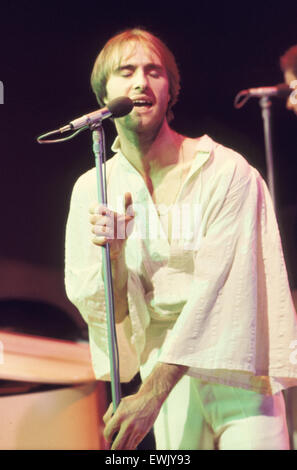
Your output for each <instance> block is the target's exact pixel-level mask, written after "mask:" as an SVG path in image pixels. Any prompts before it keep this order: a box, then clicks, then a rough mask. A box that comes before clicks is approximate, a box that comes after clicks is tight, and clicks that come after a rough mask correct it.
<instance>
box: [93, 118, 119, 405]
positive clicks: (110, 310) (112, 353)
mask: <svg viewBox="0 0 297 470" xmlns="http://www.w3.org/2000/svg"><path fill="white" fill-rule="evenodd" d="M91 130H92V137H93V152H94V156H95V164H96V176H97V193H98V202H99V204H103V205H105V206H106V205H107V192H106V181H105V180H104V181H103V174H102V164H103V158H102V156H103V151H104V150H105V147H104V145H105V143H104V133H103V128H102V125H101V122H99V123H97V124H95V125H94V126H93V127H92V128H91ZM102 269H103V278H104V290H105V305H106V320H107V332H108V348H109V362H110V379H111V394H112V403H113V411H114V412H115V411H116V409H117V407H118V405H119V403H120V401H121V392H120V378H119V356H118V346H117V339H116V329H115V320H114V296H113V286H112V271H111V261H110V247H109V244H108V243H107V244H106V245H105V246H102Z"/></svg>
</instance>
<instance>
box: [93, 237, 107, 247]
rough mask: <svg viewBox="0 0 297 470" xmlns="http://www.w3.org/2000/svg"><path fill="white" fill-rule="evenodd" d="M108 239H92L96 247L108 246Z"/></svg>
mask: <svg viewBox="0 0 297 470" xmlns="http://www.w3.org/2000/svg"><path fill="white" fill-rule="evenodd" d="M108 241H109V240H108V238H106V237H99V236H98V237H93V238H92V243H94V245H98V246H104V245H106V243H108Z"/></svg>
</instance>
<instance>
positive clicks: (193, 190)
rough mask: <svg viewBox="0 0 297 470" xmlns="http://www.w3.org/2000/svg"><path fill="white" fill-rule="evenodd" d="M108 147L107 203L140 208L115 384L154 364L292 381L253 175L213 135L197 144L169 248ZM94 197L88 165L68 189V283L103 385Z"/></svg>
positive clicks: (263, 199)
mask: <svg viewBox="0 0 297 470" xmlns="http://www.w3.org/2000/svg"><path fill="white" fill-rule="evenodd" d="M113 150H115V151H116V152H117V153H116V155H115V156H114V157H113V158H111V159H110V160H109V161H108V162H107V184H108V206H109V207H110V208H111V209H113V210H117V211H118V212H123V207H124V194H125V193H126V192H130V193H131V194H132V200H133V207H134V208H135V212H136V217H135V222H134V225H133V230H132V233H131V235H130V236H129V238H128V240H127V243H126V248H125V263H126V266H127V269H128V305H129V316H127V317H126V319H125V320H124V321H123V322H122V323H121V324H118V325H117V338H118V344H119V351H120V373H121V380H122V381H129V380H131V379H132V378H133V376H134V375H135V374H136V372H137V371H138V370H139V369H141V373H142V375H143V376H147V375H148V374H149V373H150V371H151V370H152V368H153V367H154V364H155V363H156V361H157V360H158V361H161V362H166V363H173V364H181V365H185V366H188V367H189V370H188V374H189V375H190V376H193V377H198V378H202V379H205V380H207V381H213V382H217V383H222V384H229V385H233V386H238V387H243V388H247V389H252V390H256V391H259V392H262V393H271V392H272V393H274V392H277V391H279V390H281V389H282V388H286V387H288V386H291V385H295V384H296V383H297V365H296V362H297V361H296V356H297V355H296V354H295V355H294V348H296V349H297V320H296V313H295V310H294V306H293V302H292V298H291V293H290V289H289V284H288V279H287V273H286V268H285V263H284V259H283V252H282V247H281V241H280V237H279V231H278V227H277V223H276V219H275V215H274V210H273V207H272V202H271V198H270V195H269V193H268V190H267V187H266V184H265V182H264V181H263V179H262V178H261V176H260V175H259V173H258V171H257V170H256V169H255V168H253V167H251V166H250V165H249V164H248V163H247V161H246V160H245V159H244V158H243V157H242V156H240V155H239V154H238V153H236V152H234V151H233V150H231V149H228V148H226V147H223V146H222V145H219V144H217V143H215V142H214V141H213V140H212V139H211V138H210V137H208V136H206V135H205V136H203V137H201V138H198V139H197V148H196V156H195V158H194V160H193V165H192V167H191V170H190V172H189V173H188V175H187V178H186V180H185V181H184V183H183V185H182V187H181V190H180V191H179V194H178V197H177V200H176V206H175V209H174V210H179V209H183V210H182V211H181V212H180V214H182V213H184V212H187V211H188V212H190V215H189V216H188V218H187V222H188V223H186V224H185V226H186V227H187V230H188V229H189V232H187V233H184V232H182V231H181V230H180V229H178V227H177V228H176V235H174V233H173V237H172V240H171V242H170V243H169V241H168V238H167V236H166V230H164V227H165V225H166V224H164V222H163V223H161V219H160V217H159V215H158V213H157V211H156V208H155V206H154V204H153V201H152V198H151V195H150V193H149V191H148V189H147V187H146V185H145V183H144V180H143V179H142V177H141V175H140V174H139V173H138V172H137V170H136V169H135V168H134V167H133V166H132V165H131V164H130V163H129V162H128V160H127V159H126V158H125V157H124V155H123V154H122V153H121V150H120V146H119V141H118V139H117V140H116V142H115V144H114V146H113ZM96 195H97V186H96V171H95V168H94V169H91V170H89V171H88V172H86V173H85V174H84V175H82V176H81V177H80V178H79V179H78V180H77V182H76V184H75V186H74V189H73V194H72V198H71V206H70V212H69V217H68V221H67V228H66V257H65V265H66V269H65V285H66V292H67V295H68V297H69V299H70V300H71V301H72V302H73V303H74V304H75V305H76V306H77V308H78V310H79V311H80V313H81V314H82V316H83V318H84V319H85V321H86V322H87V323H88V326H89V340H90V348H91V353H92V360H93V367H94V371H95V375H96V377H97V378H98V379H103V380H108V377H109V359H108V344H107V343H108V341H107V332H106V318H105V301H104V285H103V281H102V277H101V250H102V249H101V248H98V247H96V246H94V245H93V244H92V242H91V238H92V234H91V230H90V224H89V221H88V218H89V214H88V210H89V207H90V206H91V205H92V204H93V203H94V202H96V200H97V196H96ZM119 201H120V203H119ZM184 209H185V210H184ZM148 217H149V222H148ZM191 235H192V236H191Z"/></svg>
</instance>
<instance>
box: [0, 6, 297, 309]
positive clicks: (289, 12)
mask: <svg viewBox="0 0 297 470" xmlns="http://www.w3.org/2000/svg"><path fill="white" fill-rule="evenodd" d="M0 23H1V31H0V44H1V46H0V49H1V50H0V66H1V67H0V80H1V81H2V82H3V84H4V104H3V105H0V119H1V130H0V135H1V139H0V155H1V164H2V171H1V182H0V200H1V219H0V220H1V265H0V274H1V273H2V281H1V282H2V284H3V279H4V284H5V282H6V284H5V285H6V288H5V289H6V291H5V289H4V288H3V289H4V290H3V289H2V290H3V292H2V293H1V288H0V295H2V296H3V297H5V296H6V297H7V296H12V295H13V289H15V295H19V296H24V295H25V294H24V293H22V294H20V293H19V294H18V292H19V291H22V292H24V291H26V290H27V292H28V294H27V297H30V295H32V294H30V292H31V293H32V292H33V291H34V292H35V295H36V296H38V292H39V291H40V292H41V291H43V292H46V291H47V288H46V285H47V281H46V280H44V281H43V284H42V288H41V287H40V286H39V283H40V279H41V277H42V276H41V275H40V274H39V273H41V272H42V273H43V274H44V276H45V277H43V279H46V276H47V274H46V273H48V272H50V273H52V274H53V273H54V274H53V276H54V277H55V279H56V280H55V281H54V284H55V282H56V284H55V285H57V286H59V287H58V290H59V289H60V293H61V292H62V291H63V264H64V233H65V223H66V218H67V212H68V208H69V200H70V195H71V190H72V186H73V184H74V182H75V180H76V178H77V177H78V176H79V175H80V174H81V173H82V172H84V171H86V170H87V169H89V168H90V167H92V166H93V155H92V149H91V135H90V133H89V132H85V133H82V134H80V135H79V136H78V137H77V138H76V139H74V140H72V141H70V142H68V143H61V144H56V145H44V146H41V145H39V144H37V143H36V137H37V136H38V135H40V134H43V133H45V132H47V131H50V130H53V129H56V128H57V127H61V126H62V125H64V124H66V123H68V121H69V120H71V119H73V118H75V117H78V116H79V115H81V114H85V113H86V112H89V111H93V110H95V109H96V108H97V104H96V101H95V97H94V96H93V94H92V91H91V87H90V84H89V77H90V73H91V70H92V66H93V63H94V61H95V58H96V56H97V54H98V52H99V51H100V49H101V47H102V46H103V45H104V43H105V42H106V40H108V39H109V38H110V37H111V36H112V35H114V34H115V33H117V32H119V31H120V30H123V29H125V28H127V27H133V26H144V27H145V28H147V29H149V30H151V31H152V32H154V33H156V34H158V35H159V36H160V37H161V39H163V40H164V41H165V42H166V43H167V45H168V46H169V48H170V49H171V50H172V51H173V53H174V54H175V57H176V60H177V63H178V65H179V68H180V71H181V77H182V91H181V94H180V99H179V102H178V104H177V105H176V106H175V108H174V113H175V119H174V121H173V122H172V127H173V128H174V129H175V130H177V131H178V132H180V133H184V134H186V135H189V136H199V135H202V134H204V133H207V134H209V135H210V136H211V137H212V138H214V139H215V140H218V141H220V142H221V143H222V144H224V145H226V146H230V147H232V148H233V149H235V150H237V151H239V152H240V153H242V154H243V155H244V156H245V157H246V158H247V160H248V161H249V162H250V163H251V164H252V165H253V166H255V167H256V168H257V169H258V170H259V171H260V172H261V173H262V175H263V176H264V178H265V177H266V173H265V172H266V165H265V151H264V138H263V124H262V118H261V111H260V107H259V102H258V100H257V99H251V100H250V101H249V102H248V103H247V104H246V105H245V107H244V108H242V109H240V110H236V109H235V108H234V106H233V100H234V98H235V96H236V94H237V93H238V92H239V91H240V90H242V89H245V88H249V87H256V86H265V85H266V86H267V85H274V84H276V83H279V82H282V81H283V77H282V73H281V71H280V68H279V57H280V55H282V54H283V53H284V52H285V50H287V49H288V48H289V47H290V46H291V45H293V44H297V2H296V1H295V2H289V1H283V2H273V3H271V2H264V1H262V2H261V1H258V2H255V1H250V2H248V1H246V2H242V1H238V2H217V1H215V2H210V1H209V2H206V1H196V2H185V1H183V2H178V3H173V2H169V1H161V0H160V1H159V2H149V1H146V2H144V1H138V2H134V1H129V2H124V1H112V2H108V1H106V2H102V1H97V2H92V1H88V2H82V1H79V2H62V1H61V2H55V1H51V2H46V3H42V2H38V3H37V2H34V1H33V2H15V1H11V2H9V3H8V2H5V3H3V2H2V4H1V11H0ZM272 111H273V122H272V126H273V143H274V166H275V185H276V194H277V209H278V214H284V216H281V215H280V216H279V217H280V218H281V217H283V219H284V222H281V230H282V232H285V233H284V240H285V241H284V244H285V252H286V257H287V258H290V262H289V263H288V264H291V265H293V264H294V265H295V264H296V263H294V262H293V261H292V259H293V258H294V256H293V252H292V251H290V249H291V248H290V247H292V246H293V245H294V243H293V242H292V240H293V238H292V236H293V235H292V233H293V232H292V230H293V229H292V227H293V224H294V220H293V216H292V214H294V210H295V209H294V207H296V186H297V178H296V177H297V164H296V158H297V138H296V136H297V117H296V116H295V115H294V114H293V113H292V112H288V111H287V110H286V109H285V102H284V101H277V100H274V101H273V106H272ZM104 127H105V130H106V137H107V143H108V146H109V147H110V144H111V142H112V140H113V138H114V136H115V134H114V130H113V128H112V124H111V123H108V122H106V121H105V124H104ZM108 153H109V155H110V151H108ZM292 208H293V209H292ZM283 227H284V228H283ZM286 240H289V241H286ZM290 240H291V241H290ZM287 246H288V247H289V248H287ZM293 249H294V248H293ZM288 253H289V254H288ZM1 266H2V271H1ZM11 266H13V267H14V268H13V269H12V268H11V269H10V267H11ZM292 269H293V268H292V267H290V266H289V273H290V280H291V279H293V277H292V274H291V271H292ZM8 271H9V272H10V273H11V274H10V277H9V276H8V277H9V281H8V280H7V274H6V273H7V272H8ZM20 271H22V273H23V275H22V276H20V277H19V280H18V282H17V283H16V282H14V279H15V275H16V273H17V272H20ZM29 271H30V273H31V274H30V276H29V275H27V274H26V273H27V272H29ZM32 273H33V274H32ZM291 282H293V281H291ZM8 284H9V285H8ZM32 284H34V286H32ZM13 286H14V287H13ZM24 286H27V287H24ZM52 291H55V288H54V287H52ZM43 296H45V297H46V294H40V297H43ZM49 297H52V301H53V302H54V297H55V293H54V292H52V293H51V294H50V295H49ZM68 308H69V309H70V307H69V306H68ZM70 310H71V309H70Z"/></svg>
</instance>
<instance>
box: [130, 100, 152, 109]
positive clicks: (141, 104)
mask: <svg viewBox="0 0 297 470" xmlns="http://www.w3.org/2000/svg"><path fill="white" fill-rule="evenodd" d="M133 103H134V106H135V107H137V108H140V107H141V108H150V107H151V106H152V105H153V103H152V102H151V101H149V100H133Z"/></svg>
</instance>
